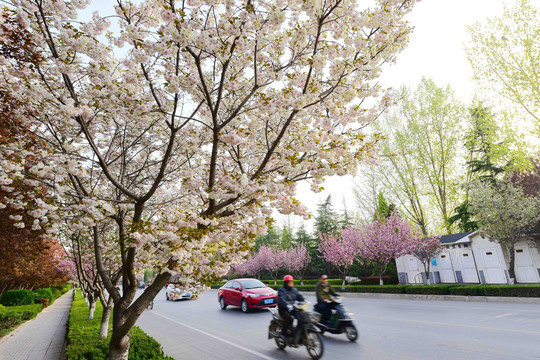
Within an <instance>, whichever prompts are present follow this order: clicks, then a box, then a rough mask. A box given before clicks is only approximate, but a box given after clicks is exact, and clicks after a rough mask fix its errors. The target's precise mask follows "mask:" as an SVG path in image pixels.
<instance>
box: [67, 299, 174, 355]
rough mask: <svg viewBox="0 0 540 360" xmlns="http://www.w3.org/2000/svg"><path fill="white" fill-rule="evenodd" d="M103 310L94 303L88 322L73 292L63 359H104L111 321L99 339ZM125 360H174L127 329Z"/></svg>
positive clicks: (137, 330)
mask: <svg viewBox="0 0 540 360" xmlns="http://www.w3.org/2000/svg"><path fill="white" fill-rule="evenodd" d="M102 314H103V307H102V306H101V303H99V302H97V303H96V310H95V312H94V319H93V320H87V319H88V306H87V305H86V302H85V301H84V298H83V297H82V295H81V294H80V292H77V293H76V294H75V298H74V300H73V304H72V306H71V311H70V313H69V322H68V334H67V339H68V345H67V348H66V355H65V359H66V360H75V359H77V360H79V359H91V360H105V359H108V353H109V343H110V340H111V339H110V335H111V327H112V325H111V323H112V315H111V322H110V323H109V337H108V338H106V339H102V340H99V325H100V321H101V315H102ZM128 359H129V360H143V359H148V360H174V359H173V358H171V357H169V356H166V355H165V354H164V353H163V350H162V349H161V345H160V344H159V343H158V342H157V341H156V340H155V339H153V338H151V337H150V336H148V335H147V334H146V333H145V332H144V331H142V330H141V329H140V328H139V327H137V326H135V327H133V329H132V330H131V342H130V346H129V358H128Z"/></svg>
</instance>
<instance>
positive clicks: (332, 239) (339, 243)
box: [319, 226, 359, 290]
mask: <svg viewBox="0 0 540 360" xmlns="http://www.w3.org/2000/svg"><path fill="white" fill-rule="evenodd" d="M319 239H320V241H319V252H320V253H321V257H322V258H323V259H324V260H325V261H327V262H329V263H331V264H332V265H334V266H335V267H336V268H337V269H338V271H339V272H340V274H341V275H342V279H343V281H342V283H341V289H342V290H343V289H345V278H346V276H347V273H348V271H349V268H350V267H351V265H352V264H353V263H354V262H355V260H357V257H358V251H359V244H358V239H357V236H356V231H355V230H354V228H352V227H350V226H349V227H347V228H345V229H343V230H341V234H327V235H324V234H319Z"/></svg>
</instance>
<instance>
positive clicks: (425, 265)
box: [424, 259, 429, 285]
mask: <svg viewBox="0 0 540 360" xmlns="http://www.w3.org/2000/svg"><path fill="white" fill-rule="evenodd" d="M428 261H429V259H428ZM424 271H425V272H426V285H429V263H428V262H425V263H424Z"/></svg>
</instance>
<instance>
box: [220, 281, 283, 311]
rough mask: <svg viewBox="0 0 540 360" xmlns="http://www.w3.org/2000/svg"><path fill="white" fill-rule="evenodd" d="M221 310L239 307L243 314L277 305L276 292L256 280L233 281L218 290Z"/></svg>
mask: <svg viewBox="0 0 540 360" xmlns="http://www.w3.org/2000/svg"><path fill="white" fill-rule="evenodd" d="M218 301H219V305H220V306H221V309H222V310H225V309H226V308H227V306H229V305H234V306H240V308H241V309H242V311H243V312H248V311H249V310H251V309H262V308H267V307H274V306H276V305H277V301H278V298H277V291H274V289H272V288H270V287H268V285H265V284H263V283H262V282H261V281H259V280H257V279H234V280H231V281H229V282H227V283H226V284H225V285H223V286H222V287H220V288H219V290H218Z"/></svg>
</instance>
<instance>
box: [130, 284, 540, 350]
mask: <svg viewBox="0 0 540 360" xmlns="http://www.w3.org/2000/svg"><path fill="white" fill-rule="evenodd" d="M216 296H217V291H216V290H211V291H209V292H207V293H205V294H204V295H203V296H202V297H201V298H200V299H198V300H196V301H193V300H189V301H178V302H170V301H166V300H165V292H164V291H162V292H161V293H160V294H159V295H158V296H157V298H156V300H155V304H154V309H153V310H146V311H145V312H144V313H143V315H142V316H141V317H140V319H139V321H138V322H137V325H138V326H140V327H141V328H142V329H143V330H144V331H146V332H147V333H148V334H149V335H150V336H152V337H154V338H155V339H156V340H157V341H159V342H160V343H161V344H162V345H163V349H164V350H165V353H167V354H168V355H170V356H173V357H174V358H175V359H201V360H202V359H205V360H206V359H216V360H232V359H250V360H251V359H253V360H261V359H308V358H309V356H308V354H307V351H306V350H305V348H298V349H291V348H287V349H286V350H285V351H281V350H278V349H277V347H276V346H275V344H274V342H273V341H271V340H268V339H267V329H268V324H269V322H270V319H271V315H270V313H269V312H268V311H264V310H262V311H256V312H252V313H248V314H244V313H242V312H241V311H240V309H239V308H235V307H229V308H228V309H227V310H225V311H223V310H221V309H220V308H219V304H218V302H217V298H216ZM307 299H308V300H309V301H311V302H312V303H313V302H314V301H315V298H314V296H308V298H307ZM345 305H346V307H347V308H348V310H349V311H351V312H353V313H354V314H355V316H354V318H355V324H356V326H357V328H358V330H359V339H358V341H357V342H356V343H351V342H349V341H348V340H347V339H346V337H345V335H332V334H326V335H325V337H324V344H325V354H324V357H323V358H326V359H336V360H341V359H368V360H372V359H384V360H390V359H396V360H397V359H399V360H407V359H411V360H412V359H414V360H423V359H425V360H433V359H438V360H439V359H441V360H442V359H452V360H455V359H475V360H480V359H486V360H487V359H489V360H491V359H504V360H508V359H540V307H539V306H538V305H535V304H506V303H474V302H458V301H436V300H405V299H365V298H353V297H349V298H347V299H346V300H345Z"/></svg>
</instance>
